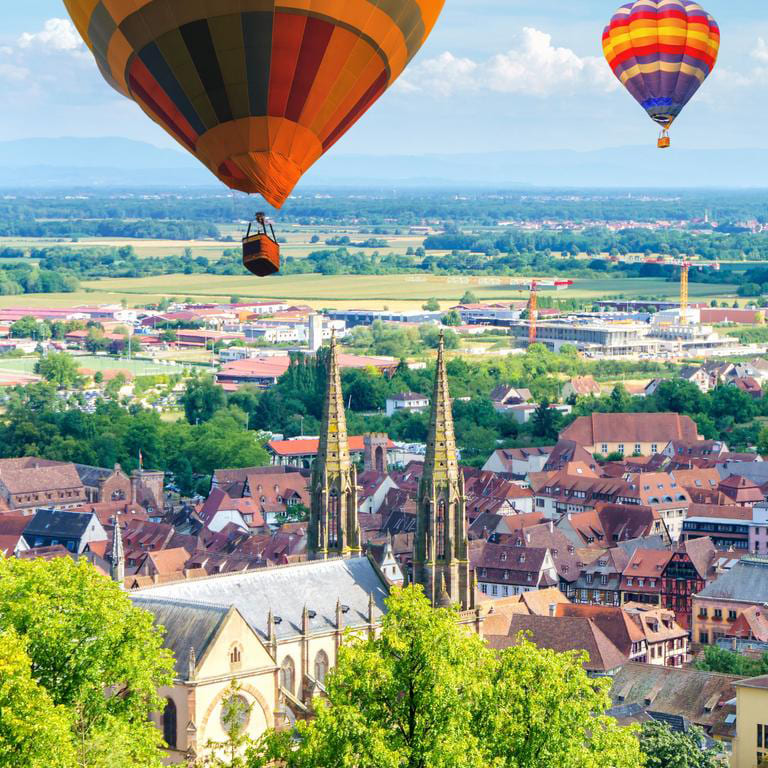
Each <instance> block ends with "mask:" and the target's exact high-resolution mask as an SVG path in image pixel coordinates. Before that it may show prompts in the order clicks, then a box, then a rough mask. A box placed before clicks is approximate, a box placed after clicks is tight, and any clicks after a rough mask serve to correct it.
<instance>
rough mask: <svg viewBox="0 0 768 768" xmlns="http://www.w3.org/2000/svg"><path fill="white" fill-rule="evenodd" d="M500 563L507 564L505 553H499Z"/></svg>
mask: <svg viewBox="0 0 768 768" xmlns="http://www.w3.org/2000/svg"><path fill="white" fill-rule="evenodd" d="M501 562H502V563H506V562H507V553H506V552H502V553H501Z"/></svg>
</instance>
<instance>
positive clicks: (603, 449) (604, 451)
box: [600, 443, 608, 455]
mask: <svg viewBox="0 0 768 768" xmlns="http://www.w3.org/2000/svg"><path fill="white" fill-rule="evenodd" d="M600 452H601V453H602V454H603V455H605V454H607V453H608V443H603V444H602V445H601V446H600Z"/></svg>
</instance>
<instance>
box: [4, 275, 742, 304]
mask: <svg viewBox="0 0 768 768" xmlns="http://www.w3.org/2000/svg"><path fill="white" fill-rule="evenodd" d="M513 280H514V279H513ZM502 281H503V282H504V283H506V284H501V283H502ZM509 282H510V278H489V277H481V278H465V277H452V276H433V275H345V276H327V277H325V276H321V275H316V274H312V275H289V276H287V277H271V278H266V279H262V280H260V279H258V278H253V277H249V276H242V277H241V276H224V275H168V276H162V277H144V278H115V279H112V280H94V281H90V282H85V283H83V290H81V291H78V292H76V293H60V294H55V293H52V294H28V295H19V296H2V297H0V307H74V306H78V305H83V304H114V303H118V302H120V301H123V300H124V301H125V302H126V303H127V305H128V306H143V305H145V304H151V303H157V302H158V301H160V300H161V299H162V298H164V297H178V298H181V299H184V298H186V297H190V298H193V299H201V300H205V301H229V299H230V297H232V296H238V297H240V298H241V299H275V298H280V299H286V300H289V301H293V302H297V303H299V302H300V303H304V304H309V305H310V306H313V307H316V308H323V307H337V308H349V307H355V306H360V305H362V304H364V305H365V306H366V307H371V308H379V309H381V308H383V307H385V306H386V307H389V308H390V309H405V308H412V309H415V308H418V307H419V306H421V304H423V303H424V301H425V300H426V299H428V298H430V297H433V296H434V297H435V298H437V299H438V300H440V301H444V302H446V303H448V302H456V301H458V300H459V298H460V297H461V296H462V294H463V293H464V292H465V291H466V290H468V289H471V290H472V291H473V293H475V294H476V295H477V296H478V298H479V299H480V300H483V301H485V300H496V301H511V300H521V299H525V298H526V296H527V294H526V293H524V292H522V291H520V290H516V289H515V288H514V287H510V285H509ZM735 294H736V288H735V286H733V285H728V284H723V285H704V284H696V283H693V284H691V290H690V295H691V299H692V300H700V301H704V300H710V299H726V298H728V299H732V298H733V297H734V296H735ZM545 295H548V294H546V293H545ZM556 295H557V296H558V297H560V298H569V297H570V298H584V299H594V300H597V299H601V298H605V297H612V296H613V297H616V296H621V297H622V298H628V299H632V298H639V297H653V298H664V299H669V300H674V299H676V298H677V295H678V287H677V284H676V283H670V282H666V281H664V280H655V279H628V280H615V279H603V280H577V281H575V285H574V286H573V288H572V289H570V290H568V291H562V292H558V293H557V294H556Z"/></svg>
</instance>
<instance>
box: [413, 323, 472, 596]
mask: <svg viewBox="0 0 768 768" xmlns="http://www.w3.org/2000/svg"><path fill="white" fill-rule="evenodd" d="M466 507H467V502H466V498H465V496H464V478H463V477H462V474H461V471H460V469H459V460H458V454H457V451H456V436H455V433H454V427H453V414H452V412H451V396H450V392H449V389H448V371H447V368H446V363H445V339H444V337H443V335H442V334H441V336H440V345H439V347H438V350H437V370H436V371H435V385H434V388H433V391H432V415H431V418H430V425H429V432H428V434H427V453H426V456H425V460H424V473H423V475H422V478H421V484H420V487H419V500H418V512H417V517H416V538H415V540H414V555H413V581H414V583H415V584H421V585H422V587H423V588H424V592H425V594H426V596H427V597H428V598H429V599H430V600H431V601H432V604H433V605H440V604H451V605H455V604H458V605H460V606H461V608H462V609H464V610H467V609H468V608H470V606H471V598H470V589H471V579H470V574H469V554H468V551H469V542H468V537H467V522H466Z"/></svg>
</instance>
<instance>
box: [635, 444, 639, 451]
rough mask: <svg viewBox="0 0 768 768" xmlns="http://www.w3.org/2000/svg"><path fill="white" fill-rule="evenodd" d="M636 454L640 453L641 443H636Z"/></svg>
mask: <svg viewBox="0 0 768 768" xmlns="http://www.w3.org/2000/svg"><path fill="white" fill-rule="evenodd" d="M635 453H640V443H635Z"/></svg>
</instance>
